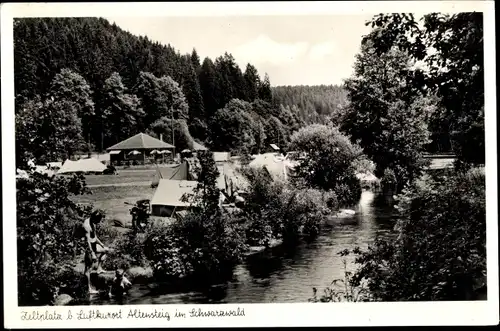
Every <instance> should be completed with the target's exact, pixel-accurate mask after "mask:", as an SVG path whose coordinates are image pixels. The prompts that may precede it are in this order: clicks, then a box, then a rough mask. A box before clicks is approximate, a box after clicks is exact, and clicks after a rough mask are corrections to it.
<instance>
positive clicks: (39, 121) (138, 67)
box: [14, 18, 301, 158]
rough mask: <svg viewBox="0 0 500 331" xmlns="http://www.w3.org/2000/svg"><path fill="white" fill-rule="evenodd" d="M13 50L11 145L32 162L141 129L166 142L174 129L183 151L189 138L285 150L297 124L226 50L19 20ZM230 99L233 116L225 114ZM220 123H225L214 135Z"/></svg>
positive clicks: (108, 27)
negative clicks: (187, 48)
mask: <svg viewBox="0 0 500 331" xmlns="http://www.w3.org/2000/svg"><path fill="white" fill-rule="evenodd" d="M166 33H168V32H166ZM193 46H194V47H195V46H196V45H193ZM14 51H15V94H16V115H17V117H16V120H17V121H16V123H17V124H16V129H17V134H16V139H17V141H16V143H17V148H18V150H19V151H21V152H23V151H29V154H30V155H27V156H30V157H36V158H40V157H42V155H46V154H47V150H51V151H53V152H52V153H53V154H54V155H52V156H46V157H52V158H64V157H67V156H68V155H70V154H72V153H74V152H75V151H87V150H102V149H105V148H106V147H109V146H110V145H111V144H114V143H116V142H117V141H120V140H122V139H124V138H127V137H128V136H129V135H131V134H134V133H137V132H141V131H146V132H149V133H151V134H159V133H164V137H170V136H171V134H170V132H169V130H170V128H171V127H175V129H174V130H175V131H179V132H178V133H177V132H176V135H177V136H178V137H180V140H179V142H181V144H187V145H188V146H187V147H189V145H190V144H192V141H193V138H194V139H197V140H199V141H201V142H203V143H206V144H207V145H209V147H212V148H214V149H221V150H228V149H229V150H240V151H241V150H246V151H249V152H251V151H253V152H257V151H259V150H260V149H261V148H262V147H263V146H264V145H263V144H265V143H269V142H271V141H272V142H275V141H277V140H279V141H280V142H282V143H283V144H284V143H285V142H286V141H287V139H288V138H287V137H288V136H289V135H290V134H291V132H292V131H293V130H295V129H297V128H298V127H299V126H300V122H301V121H300V119H299V118H298V110H297V109H295V108H294V110H295V111H296V112H292V110H291V109H290V108H287V107H280V105H279V104H276V103H274V102H272V92H271V85H270V80H269V77H268V76H267V74H265V75H263V77H261V76H260V75H259V73H258V72H257V69H256V68H255V67H254V66H253V65H252V64H248V65H247V66H246V68H239V67H238V65H237V64H236V62H235V59H234V58H233V56H232V55H231V54H228V53H225V54H221V56H219V57H218V58H216V59H213V60H212V59H210V58H205V59H203V60H202V59H200V58H199V56H198V54H197V53H196V50H195V49H193V51H192V53H191V54H180V53H179V51H177V50H176V49H175V48H174V47H172V46H171V45H162V44H159V43H157V42H153V41H151V40H149V39H148V38H147V37H137V36H134V35H132V34H130V33H128V32H125V31H123V30H122V29H120V28H119V27H117V26H116V25H114V24H110V23H109V22H108V21H107V20H105V19H98V18H27V19H18V20H16V21H15V23H14ZM233 99H237V100H234V101H235V102H233V106H234V105H235V104H238V105H239V106H238V111H236V112H231V113H228V112H227V110H228V109H225V108H224V107H226V106H227V105H228V103H229V101H231V100H233ZM233 106H231V105H228V107H229V108H231V107H233ZM45 110H50V111H45ZM226 115H227V116H226ZM221 118H223V121H226V122H227V123H228V126H227V127H222V128H219V129H218V130H216V131H217V132H212V131H211V130H210V127H213V126H220V125H219V124H220V122H219V121H220V120H221ZM172 120H173V121H174V122H175V125H171V124H172V123H171V122H170V121H172ZM51 123H52V124H51ZM55 123H57V125H56V124H55ZM229 123H231V124H230V125H229ZM267 128H273V130H272V132H269V131H267V130H266V129H267ZM275 128H277V129H278V130H274V129H275ZM234 130H238V131H234ZM241 130H243V131H241ZM245 130H246V131H245ZM162 131H164V132H162ZM276 134H278V135H279V134H283V137H281V136H277V137H276ZM236 136H245V137H246V138H245V139H243V140H242V139H240V138H238V139H236ZM56 137H57V139H56ZM62 137H64V139H63V140H64V143H61V142H60V140H61V139H62ZM233 138H234V139H233ZM176 144H177V142H176ZM42 145H43V146H44V148H43V149H41V147H40V146H42ZM59 145H61V146H59ZM179 147H180V148H183V147H184V146H179Z"/></svg>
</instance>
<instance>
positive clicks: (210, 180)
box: [145, 152, 246, 281]
mask: <svg viewBox="0 0 500 331" xmlns="http://www.w3.org/2000/svg"><path fill="white" fill-rule="evenodd" d="M198 157H199V160H200V166H201V169H200V172H199V174H198V175H197V178H198V185H197V186H196V188H195V189H194V192H193V194H192V195H188V196H186V197H184V200H185V201H190V202H191V206H192V209H191V211H190V212H188V214H187V215H185V216H184V217H182V218H181V219H179V220H178V221H177V222H176V223H174V224H173V225H172V226H171V227H168V228H165V229H160V230H158V231H156V232H152V233H149V234H148V239H147V240H146V246H145V247H146V252H147V253H146V255H147V256H148V258H149V259H150V260H151V264H152V267H153V270H154V273H155V275H156V276H157V277H159V278H161V279H169V278H172V277H173V278H176V277H181V276H190V277H196V278H197V279H199V280H203V281H212V280H217V279H218V277H219V276H229V275H231V274H232V268H233V267H234V266H235V265H236V264H237V263H239V262H240V261H241V258H242V256H243V253H244V251H245V249H246V246H245V244H244V242H245V240H244V233H242V231H241V229H239V228H238V227H237V226H236V225H235V224H234V222H233V216H232V215H230V214H227V213H225V212H223V211H222V210H221V209H220V206H219V199H220V192H219V189H218V188H217V186H216V180H217V177H218V170H217V167H216V166H215V161H214V159H213V156H212V154H211V153H210V152H199V154H198Z"/></svg>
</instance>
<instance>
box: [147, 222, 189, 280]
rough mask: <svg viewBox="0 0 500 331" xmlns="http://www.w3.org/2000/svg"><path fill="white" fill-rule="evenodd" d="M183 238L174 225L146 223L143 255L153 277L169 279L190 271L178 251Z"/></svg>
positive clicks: (184, 274) (182, 275) (183, 257)
mask: <svg viewBox="0 0 500 331" xmlns="http://www.w3.org/2000/svg"><path fill="white" fill-rule="evenodd" d="M182 244H183V240H182V238H180V237H179V236H178V235H177V231H176V228H175V227H170V226H168V227H165V226H156V225H153V224H151V225H148V228H147V229H146V239H145V241H144V255H145V257H146V258H147V259H148V260H149V261H150V263H151V267H152V268H153V273H154V276H155V278H157V279H160V280H169V279H175V278H180V277H184V276H186V275H187V274H189V273H191V272H192V268H191V266H189V265H187V264H186V262H187V261H186V259H187V257H186V256H183V255H182V253H181V252H180V250H181V248H182Z"/></svg>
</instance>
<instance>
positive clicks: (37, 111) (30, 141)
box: [16, 99, 84, 167]
mask: <svg viewBox="0 0 500 331" xmlns="http://www.w3.org/2000/svg"><path fill="white" fill-rule="evenodd" d="M83 145H84V142H83V138H82V131H81V122H80V119H79V117H78V115H77V108H76V107H75V103H74V102H70V101H63V100H52V99H50V100H46V101H40V99H37V100H29V101H27V102H26V103H25V104H24V105H23V106H22V108H21V109H20V110H19V112H18V114H17V115H16V148H17V151H16V153H18V154H19V157H17V161H18V162H19V163H18V165H19V166H21V167H22V166H23V164H24V162H23V160H24V161H26V160H27V159H28V158H31V157H34V158H35V160H36V161H39V162H49V161H54V160H58V159H61V160H64V159H66V158H69V157H70V156H72V155H74V153H75V152H77V151H79V150H80V149H81V147H82V146H83ZM24 166H26V164H24Z"/></svg>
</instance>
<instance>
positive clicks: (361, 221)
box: [109, 191, 394, 304]
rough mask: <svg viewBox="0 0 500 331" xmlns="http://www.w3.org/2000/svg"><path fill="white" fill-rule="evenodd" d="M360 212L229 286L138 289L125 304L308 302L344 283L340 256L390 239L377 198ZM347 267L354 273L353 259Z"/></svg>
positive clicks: (268, 258)
mask: <svg viewBox="0 0 500 331" xmlns="http://www.w3.org/2000/svg"><path fill="white" fill-rule="evenodd" d="M356 211H357V215H356V216H355V217H354V218H353V219H351V220H348V221H347V220H337V221H335V222H330V223H329V224H327V225H325V226H324V227H323V228H322V231H321V233H320V235H319V237H318V238H317V239H316V240H315V241H314V242H312V243H303V244H301V245H299V246H297V247H293V248H292V247H286V246H283V245H282V246H278V247H275V248H273V249H271V250H270V251H268V252H262V253H259V254H256V255H253V256H250V257H248V258H247V259H246V261H245V262H244V263H242V265H240V266H238V267H237V268H236V270H235V275H234V279H233V280H232V281H230V282H228V283H225V284H220V285H217V286H212V287H210V288H208V289H205V290H203V291H192V290H188V289H184V290H181V289H180V288H178V290H177V291H176V292H177V293H168V292H169V291H164V290H162V289H161V288H159V287H157V288H154V287H153V288H152V287H151V286H149V287H148V286H140V287H135V288H134V289H133V291H132V292H131V295H130V297H129V298H128V300H127V304H171V303H270V302H282V303H285V302H307V300H308V299H309V298H310V297H311V296H312V288H313V287H316V288H318V289H320V291H321V289H322V288H324V287H326V286H328V285H329V284H330V283H331V282H332V280H333V279H336V278H343V276H344V270H343V267H344V266H343V263H342V258H341V257H340V256H339V255H338V252H340V251H342V250H343V249H353V248H354V247H356V246H359V247H361V248H366V247H367V246H368V244H369V243H371V242H373V241H374V240H375V238H376V237H378V236H390V235H392V233H393V231H392V229H393V227H394V217H393V212H394V209H393V207H392V206H388V205H387V204H386V203H385V202H384V199H383V198H382V199H380V198H379V196H378V195H377V194H376V193H374V192H371V191H364V192H363V193H362V195H361V199H360V202H359V204H358V205H357V207H356ZM348 261H349V263H348V268H349V269H351V270H352V268H354V267H355V265H354V264H353V261H352V258H350V259H349V260H348ZM170 292H171V291H170ZM179 292H182V293H179ZM109 304H111V302H109Z"/></svg>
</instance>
